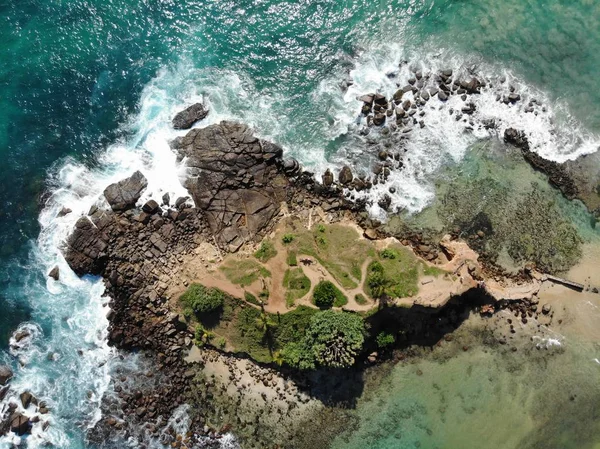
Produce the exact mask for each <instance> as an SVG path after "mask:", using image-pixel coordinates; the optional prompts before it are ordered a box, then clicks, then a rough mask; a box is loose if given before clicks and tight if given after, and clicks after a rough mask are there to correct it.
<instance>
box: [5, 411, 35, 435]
mask: <svg viewBox="0 0 600 449" xmlns="http://www.w3.org/2000/svg"><path fill="white" fill-rule="evenodd" d="M30 429H31V422H30V421H29V418H27V417H26V416H25V415H23V414H22V413H18V412H16V413H13V414H12V415H11V416H10V430H11V432H14V433H16V434H17V435H19V436H23V435H25V434H26V433H27V432H29V430H30Z"/></svg>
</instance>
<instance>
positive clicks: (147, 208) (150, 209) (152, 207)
mask: <svg viewBox="0 0 600 449" xmlns="http://www.w3.org/2000/svg"><path fill="white" fill-rule="evenodd" d="M158 207H159V206H158V203H157V202H156V201H154V200H149V201H147V202H146V204H144V205H143V206H142V210H143V211H144V212H146V213H147V214H151V215H152V214H155V213H156V212H158Z"/></svg>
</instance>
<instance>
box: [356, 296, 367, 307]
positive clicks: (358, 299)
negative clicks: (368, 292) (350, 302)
mask: <svg viewBox="0 0 600 449" xmlns="http://www.w3.org/2000/svg"><path fill="white" fill-rule="evenodd" d="M354 300H355V301H356V304H358V305H359V306H364V305H365V304H368V303H369V301H368V300H367V298H366V297H365V295H363V294H361V293H359V294H358V295H356V296H354Z"/></svg>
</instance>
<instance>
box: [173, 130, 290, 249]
mask: <svg viewBox="0 0 600 449" xmlns="http://www.w3.org/2000/svg"><path fill="white" fill-rule="evenodd" d="M176 149H177V150H178V151H179V153H180V154H181V155H182V156H183V157H185V158H186V165H187V166H188V167H189V177H188V179H187V181H186V188H187V189H188V191H189V192H190V194H191V195H192V198H193V199H194V202H195V203H196V207H198V208H199V209H200V210H202V211H203V212H204V216H205V217H206V220H207V222H208V224H209V226H210V229H211V231H212V233H213V235H214V236H215V238H216V239H217V242H218V243H219V246H221V247H222V248H225V249H228V250H230V251H236V250H237V249H238V248H239V247H240V246H241V245H242V244H243V243H244V242H246V241H249V240H254V239H257V238H260V237H261V236H262V231H263V230H264V229H265V228H267V227H268V225H269V224H270V223H271V221H272V219H273V218H274V217H275V216H276V215H277V214H278V213H279V208H280V203H281V202H282V201H285V200H286V188H287V187H288V178H287V176H286V175H285V174H284V172H283V166H282V160H281V155H282V149H281V148H280V147H278V146H277V145H275V144H272V143H270V142H266V141H264V140H260V139H257V138H256V137H254V136H253V134H252V130H251V129H250V128H248V127H247V126H245V125H241V124H237V123H229V122H222V123H220V124H218V125H213V126H209V127H207V128H203V129H193V130H191V131H190V132H189V133H188V134H187V135H186V136H185V137H184V138H183V139H180V140H178V141H177V143H176Z"/></svg>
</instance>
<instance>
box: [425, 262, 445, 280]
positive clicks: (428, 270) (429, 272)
mask: <svg viewBox="0 0 600 449" xmlns="http://www.w3.org/2000/svg"><path fill="white" fill-rule="evenodd" d="M422 267H423V268H422V270H421V272H422V273H423V276H433V277H436V278H437V277H439V276H442V275H445V274H448V272H447V271H444V270H442V269H441V268H438V267H432V266H430V265H427V264H422Z"/></svg>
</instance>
